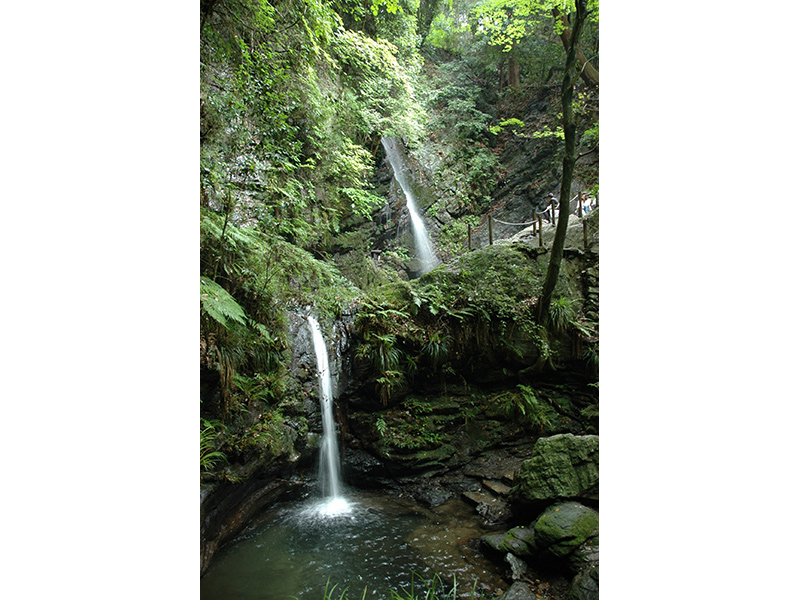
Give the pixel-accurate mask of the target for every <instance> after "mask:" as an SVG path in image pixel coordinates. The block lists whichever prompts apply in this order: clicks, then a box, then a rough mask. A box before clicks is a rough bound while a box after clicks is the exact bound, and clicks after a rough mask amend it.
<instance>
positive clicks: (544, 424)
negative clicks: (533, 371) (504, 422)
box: [491, 384, 557, 432]
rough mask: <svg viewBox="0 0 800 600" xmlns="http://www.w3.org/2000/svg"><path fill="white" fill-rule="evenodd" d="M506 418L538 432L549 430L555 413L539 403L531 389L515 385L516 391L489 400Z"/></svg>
mask: <svg viewBox="0 0 800 600" xmlns="http://www.w3.org/2000/svg"><path fill="white" fill-rule="evenodd" d="M491 402H492V403H494V404H495V405H496V406H497V407H498V409H499V410H500V412H501V414H503V415H505V417H506V418H509V419H512V420H516V421H519V422H524V423H527V424H529V425H531V426H533V427H535V428H536V429H538V430H539V431H540V432H544V431H545V430H547V428H549V427H550V426H551V425H552V424H553V422H554V420H555V418H556V416H557V415H556V413H555V411H554V410H553V409H552V407H550V406H549V405H548V404H547V403H546V402H542V401H540V400H539V399H538V398H537V396H536V393H535V392H534V390H533V389H532V388H530V387H529V386H526V385H522V384H519V385H517V390H516V391H514V390H509V391H506V392H503V393H501V394H498V395H497V396H495V397H493V398H492V399H491Z"/></svg>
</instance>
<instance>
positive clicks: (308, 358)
mask: <svg viewBox="0 0 800 600" xmlns="http://www.w3.org/2000/svg"><path fill="white" fill-rule="evenodd" d="M287 317H288V320H289V339H291V340H292V355H291V362H290V364H289V375H290V378H291V380H292V382H291V384H290V385H291V386H293V387H294V389H295V395H296V396H297V397H300V398H302V401H303V412H304V413H305V414H306V416H307V417H308V418H309V421H310V422H311V424H312V427H313V428H314V429H315V430H321V421H320V415H319V391H318V385H319V384H318V380H317V357H316V354H315V352H314V340H313V338H312V335H311V329H310V327H309V324H308V319H307V318H306V315H305V314H300V313H294V312H290V313H288V314H287ZM354 321H355V315H353V314H350V313H345V314H344V315H342V318H341V319H339V320H337V321H334V322H333V324H332V325H331V326H329V327H326V326H325V324H324V323H320V328H321V329H322V335H323V337H324V338H325V345H326V347H327V350H328V364H329V367H330V369H331V384H332V394H333V399H334V401H336V400H338V398H339V396H340V395H341V392H342V390H344V389H345V388H346V387H347V385H348V381H349V379H350V362H351V361H349V360H348V357H347V353H348V351H349V349H350V346H351V343H352V340H351V334H352V330H353V323H354Z"/></svg>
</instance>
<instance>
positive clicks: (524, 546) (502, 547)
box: [481, 527, 536, 556]
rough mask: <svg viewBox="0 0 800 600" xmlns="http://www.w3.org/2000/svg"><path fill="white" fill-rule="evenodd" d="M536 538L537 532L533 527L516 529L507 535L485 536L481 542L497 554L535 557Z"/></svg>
mask: <svg viewBox="0 0 800 600" xmlns="http://www.w3.org/2000/svg"><path fill="white" fill-rule="evenodd" d="M534 537H535V532H534V530H533V528H532V527H514V528H512V529H509V530H508V531H507V532H505V533H493V534H487V535H484V536H483V537H482V538H481V541H482V542H483V543H484V544H486V545H487V546H489V547H490V548H492V549H493V550H496V551H497V552H503V553H505V552H511V553H512V554H515V555H516V556H533V554H534V552H535V551H536V544H535V542H534Z"/></svg>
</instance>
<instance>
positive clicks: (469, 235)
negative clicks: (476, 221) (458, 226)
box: [467, 223, 472, 250]
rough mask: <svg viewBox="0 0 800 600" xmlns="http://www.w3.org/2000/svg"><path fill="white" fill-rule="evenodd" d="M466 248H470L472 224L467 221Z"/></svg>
mask: <svg viewBox="0 0 800 600" xmlns="http://www.w3.org/2000/svg"><path fill="white" fill-rule="evenodd" d="M467 250H472V225H470V224H469V223H467Z"/></svg>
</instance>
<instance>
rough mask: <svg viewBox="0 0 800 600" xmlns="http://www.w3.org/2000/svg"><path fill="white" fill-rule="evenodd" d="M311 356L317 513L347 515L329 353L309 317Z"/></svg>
mask: <svg viewBox="0 0 800 600" xmlns="http://www.w3.org/2000/svg"><path fill="white" fill-rule="evenodd" d="M308 323H309V325H310V327H311V337H312V339H313V341H314V353H315V354H316V356H317V378H318V379H319V403H320V408H321V411H322V443H321V444H320V455H319V473H320V479H321V481H322V496H323V504H322V505H321V506H320V507H318V512H319V513H320V514H322V515H325V516H334V515H339V514H344V513H347V512H349V510H350V504H349V502H347V500H346V499H345V498H344V497H343V496H342V493H341V489H342V482H341V478H340V476H339V446H338V444H337V442H336V424H335V422H334V420H333V392H332V387H333V386H332V384H331V370H330V367H329V365H328V350H327V348H326V347H325V339H324V338H323V337H322V332H321V331H320V328H319V323H317V320H316V319H315V318H314V317H312V316H310V315H309V316H308Z"/></svg>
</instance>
